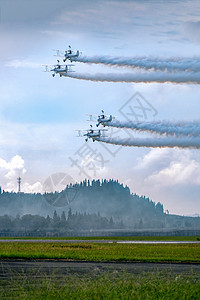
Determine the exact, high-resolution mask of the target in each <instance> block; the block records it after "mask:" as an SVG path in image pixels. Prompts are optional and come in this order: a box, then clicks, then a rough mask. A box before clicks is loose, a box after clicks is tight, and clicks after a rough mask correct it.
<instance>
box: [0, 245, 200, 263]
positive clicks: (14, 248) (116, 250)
mask: <svg viewBox="0 0 200 300" xmlns="http://www.w3.org/2000/svg"><path fill="white" fill-rule="evenodd" d="M5 258H6V259H7V258H15V259H17V258H24V259H67V260H83V261H141V262H196V263H198V262H200V244H185V243H183V244H118V243H115V242H114V243H90V242H87V243H84V242H83V243H76V242H75V241H74V242H73V243H62V242H57V243H48V242H45V243H40V242H38V243H31V242H29V243H24V242H4V243H0V259H5Z"/></svg>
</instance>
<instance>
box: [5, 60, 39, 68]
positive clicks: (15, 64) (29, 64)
mask: <svg viewBox="0 0 200 300" xmlns="http://www.w3.org/2000/svg"><path fill="white" fill-rule="evenodd" d="M5 66H6V67H12V68H28V69H37V68H41V64H39V63H36V62H33V61H30V60H27V59H14V60H11V61H8V62H7V63H5Z"/></svg>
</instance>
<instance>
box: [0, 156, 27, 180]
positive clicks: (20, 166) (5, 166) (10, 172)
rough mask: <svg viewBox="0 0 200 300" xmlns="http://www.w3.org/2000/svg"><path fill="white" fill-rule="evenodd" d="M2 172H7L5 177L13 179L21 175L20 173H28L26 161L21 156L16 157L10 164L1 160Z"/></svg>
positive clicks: (0, 168)
mask: <svg viewBox="0 0 200 300" xmlns="http://www.w3.org/2000/svg"><path fill="white" fill-rule="evenodd" d="M0 170H1V171H6V174H5V177H6V178H7V179H11V178H13V177H16V176H18V175H19V173H21V174H24V173H26V169H25V168H24V160H23V159H22V157H21V156H20V155H15V156H14V157H12V158H11V160H10V161H9V162H7V161H6V160H4V159H2V158H0Z"/></svg>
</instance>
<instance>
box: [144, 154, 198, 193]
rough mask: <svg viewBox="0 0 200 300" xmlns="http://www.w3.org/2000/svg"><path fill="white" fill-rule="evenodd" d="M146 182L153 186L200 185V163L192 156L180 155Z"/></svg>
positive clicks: (150, 176)
mask: <svg viewBox="0 0 200 300" xmlns="http://www.w3.org/2000/svg"><path fill="white" fill-rule="evenodd" d="M145 182H146V183H148V184H152V185H153V186H155V185H156V186H163V187H165V186H166V187H170V186H175V185H188V186H189V185H199V184H200V163H199V162H197V161H195V160H194V159H192V158H191V157H188V156H186V157H183V156H182V157H180V158H178V157H177V159H176V160H173V161H171V162H170V163H169V165H168V166H166V167H164V168H162V169H161V170H159V171H156V172H154V173H153V174H151V175H149V176H148V177H147V178H146V179H145Z"/></svg>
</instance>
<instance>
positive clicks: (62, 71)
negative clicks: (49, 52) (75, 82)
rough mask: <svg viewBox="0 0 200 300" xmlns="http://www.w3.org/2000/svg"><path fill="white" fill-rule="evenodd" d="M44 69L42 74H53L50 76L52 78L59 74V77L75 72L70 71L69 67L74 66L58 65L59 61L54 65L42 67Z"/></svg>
mask: <svg viewBox="0 0 200 300" xmlns="http://www.w3.org/2000/svg"><path fill="white" fill-rule="evenodd" d="M43 66H44V67H45V71H44V72H54V73H53V74H52V76H53V77H55V75H56V74H59V75H60V77H62V76H63V75H66V74H67V73H69V72H75V71H72V70H71V67H72V66H74V65H60V61H59V60H57V64H56V65H43ZM50 67H53V69H50Z"/></svg>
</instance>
